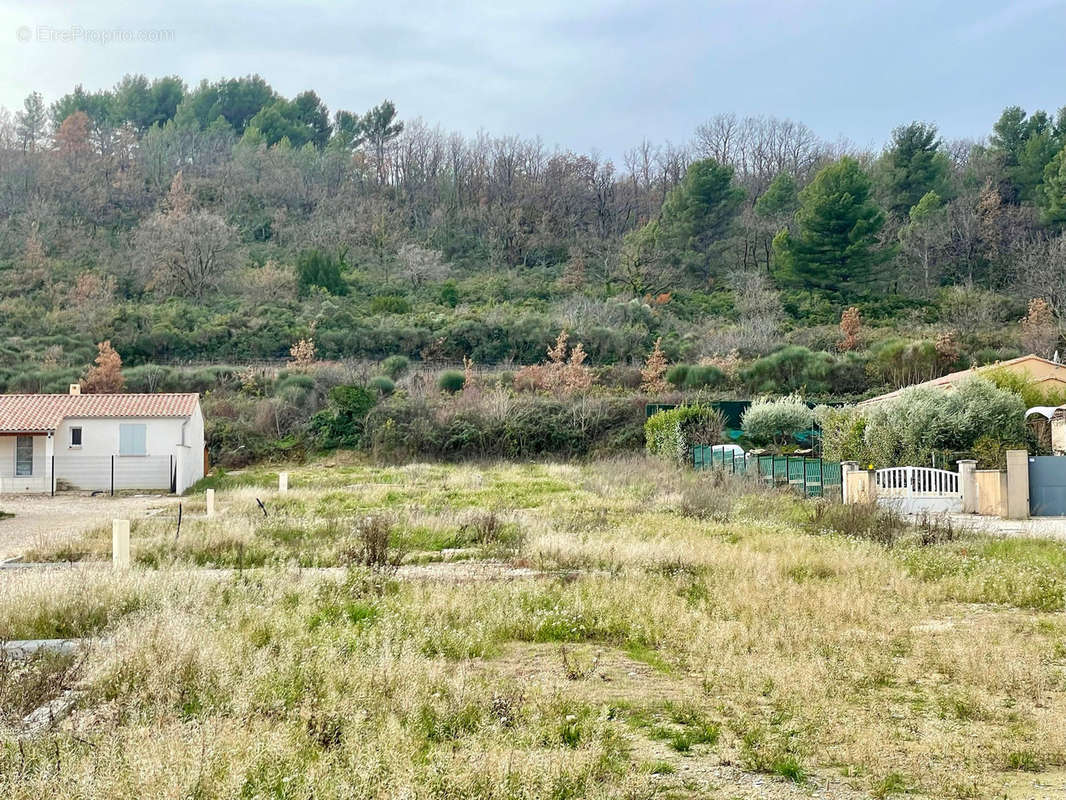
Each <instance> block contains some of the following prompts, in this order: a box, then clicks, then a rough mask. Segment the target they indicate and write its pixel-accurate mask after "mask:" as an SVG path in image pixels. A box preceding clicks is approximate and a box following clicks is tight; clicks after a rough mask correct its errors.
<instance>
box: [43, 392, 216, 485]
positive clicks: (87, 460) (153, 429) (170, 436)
mask: <svg viewBox="0 0 1066 800" xmlns="http://www.w3.org/2000/svg"><path fill="white" fill-rule="evenodd" d="M195 420H199V422H198V423H196V422H195ZM185 422H186V419H185V418H179V417H168V418H159V417H148V418H142V419H136V418H121V419H78V418H70V419H67V420H64V421H63V422H62V423H61V424H60V426H59V429H58V430H57V431H56V436H55V456H56V478H57V480H59V481H65V482H66V483H68V484H70V485H72V486H74V487H75V488H78V489H85V490H99V491H104V490H108V489H110V488H111V469H112V458H111V457H112V456H115V459H114V470H115V488H116V489H164V490H169V489H170V476H171V470H172V469H179V468H180V470H181V472H180V473H179V475H178V481H177V482H178V491H179V492H180V491H182V490H183V489H184V488H185V487H186V486H188V485H189V483H192V482H194V481H196V480H199V479H200V478H201V477H203V416H202V414H201V413H200V410H199V407H197V410H196V413H195V414H194V416H193V418H191V419H190V420H189V422H188V425H187V426H186V431H185V436H186V443H187V445H186V446H185V447H183V446H182V444H181V442H182V426H183V424H184V423H185ZM126 424H143V425H144V426H145V452H146V455H145V456H121V455H119V429H120V426H121V425H126ZM71 428H81V447H80V448H79V447H73V446H71V444H70V429H71ZM190 428H191V429H192V430H191V434H192V435H193V436H196V435H197V431H198V437H199V438H198V442H199V450H198V451H197V452H198V453H199V459H200V465H199V471H198V474H197V472H196V470H195V467H196V465H195V463H193V464H191V465H189V464H187V463H186V462H187V461H190V460H192V459H187V458H185V457H184V456H185V453H186V452H187V451H188V450H189V449H190V448H192V447H195V446H196V445H195V442H194V443H193V444H189V441H190V440H189V437H190V430H189V429H190ZM192 475H195V477H193V478H192V480H191V481H190V480H187V478H188V476H192ZM183 479H184V480H183ZM183 483H184V485H183Z"/></svg>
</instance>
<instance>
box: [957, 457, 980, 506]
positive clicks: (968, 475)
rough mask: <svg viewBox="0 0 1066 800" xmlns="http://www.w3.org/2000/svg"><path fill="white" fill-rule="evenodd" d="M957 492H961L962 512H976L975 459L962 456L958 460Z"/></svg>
mask: <svg viewBox="0 0 1066 800" xmlns="http://www.w3.org/2000/svg"><path fill="white" fill-rule="evenodd" d="M959 492H960V493H961V494H962V513H963V514H976V513H977V461H976V460H975V459H972V458H964V459H962V460H961V461H959Z"/></svg>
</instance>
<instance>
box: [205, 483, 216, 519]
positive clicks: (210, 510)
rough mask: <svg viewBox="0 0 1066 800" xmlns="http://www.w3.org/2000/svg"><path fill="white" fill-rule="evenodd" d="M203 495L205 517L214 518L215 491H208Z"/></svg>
mask: <svg viewBox="0 0 1066 800" xmlns="http://www.w3.org/2000/svg"><path fill="white" fill-rule="evenodd" d="M205 495H206V497H207V516H209V517H213V516H215V490H214V489H208V490H207V492H205Z"/></svg>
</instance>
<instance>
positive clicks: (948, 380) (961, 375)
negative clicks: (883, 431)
mask: <svg viewBox="0 0 1066 800" xmlns="http://www.w3.org/2000/svg"><path fill="white" fill-rule="evenodd" d="M1030 361H1038V362H1043V363H1044V364H1050V365H1051V366H1053V367H1055V368H1057V369H1060V370H1063V371H1064V377H1066V364H1060V363H1059V362H1058V361H1052V360H1051V359H1048V358H1041V357H1040V356H1038V355H1035V354H1033V353H1030V354H1029V355H1027V356H1018V357H1017V358H1011V359H1009V360H1007V361H997V362H995V363H994V364H985V365H984V366H981V367H971V368H970V369H964V370H959V371H958V372H950V373H948V374H947V375H941V376H940V377H939V378H933V379H932V380H930V381H922V382H921V383H916V384H913V385H912V386H904V387H902V388H899V389H896V390H895V391H892V392H889V393H888V394H882V395H878V396H877V397H871V398H869V399H868V400H863V401H861V402H860V403H859V405H860V406H865V405H873V404H875V403H881V402H883V401H885V400H892V399H894V398H896V397H899V396H900V394H902V393H903V392H904V391H905V390H906V389H913V388H914V387H915V386H921V387H930V388H936V387H938V386H955V385H956V384H958V383H960V382H961V381H962V380H964V379H965V378H969V377H972V376H974V375H978V374H980V373H981V372H985V371H987V370H992V369H999V368H1001V367H1013V366H1015V365H1018V364H1025V363H1026V362H1030ZM1051 380H1060V379H1059V378H1057V377H1053V376H1050V375H1048V376H1045V377H1043V378H1039V379H1038V380H1037V381H1034V383H1039V382H1042V381H1051Z"/></svg>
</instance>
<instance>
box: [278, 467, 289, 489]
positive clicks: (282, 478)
mask: <svg viewBox="0 0 1066 800" xmlns="http://www.w3.org/2000/svg"><path fill="white" fill-rule="evenodd" d="M278 491H279V492H287V491H289V473H287V472H280V473H278Z"/></svg>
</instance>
